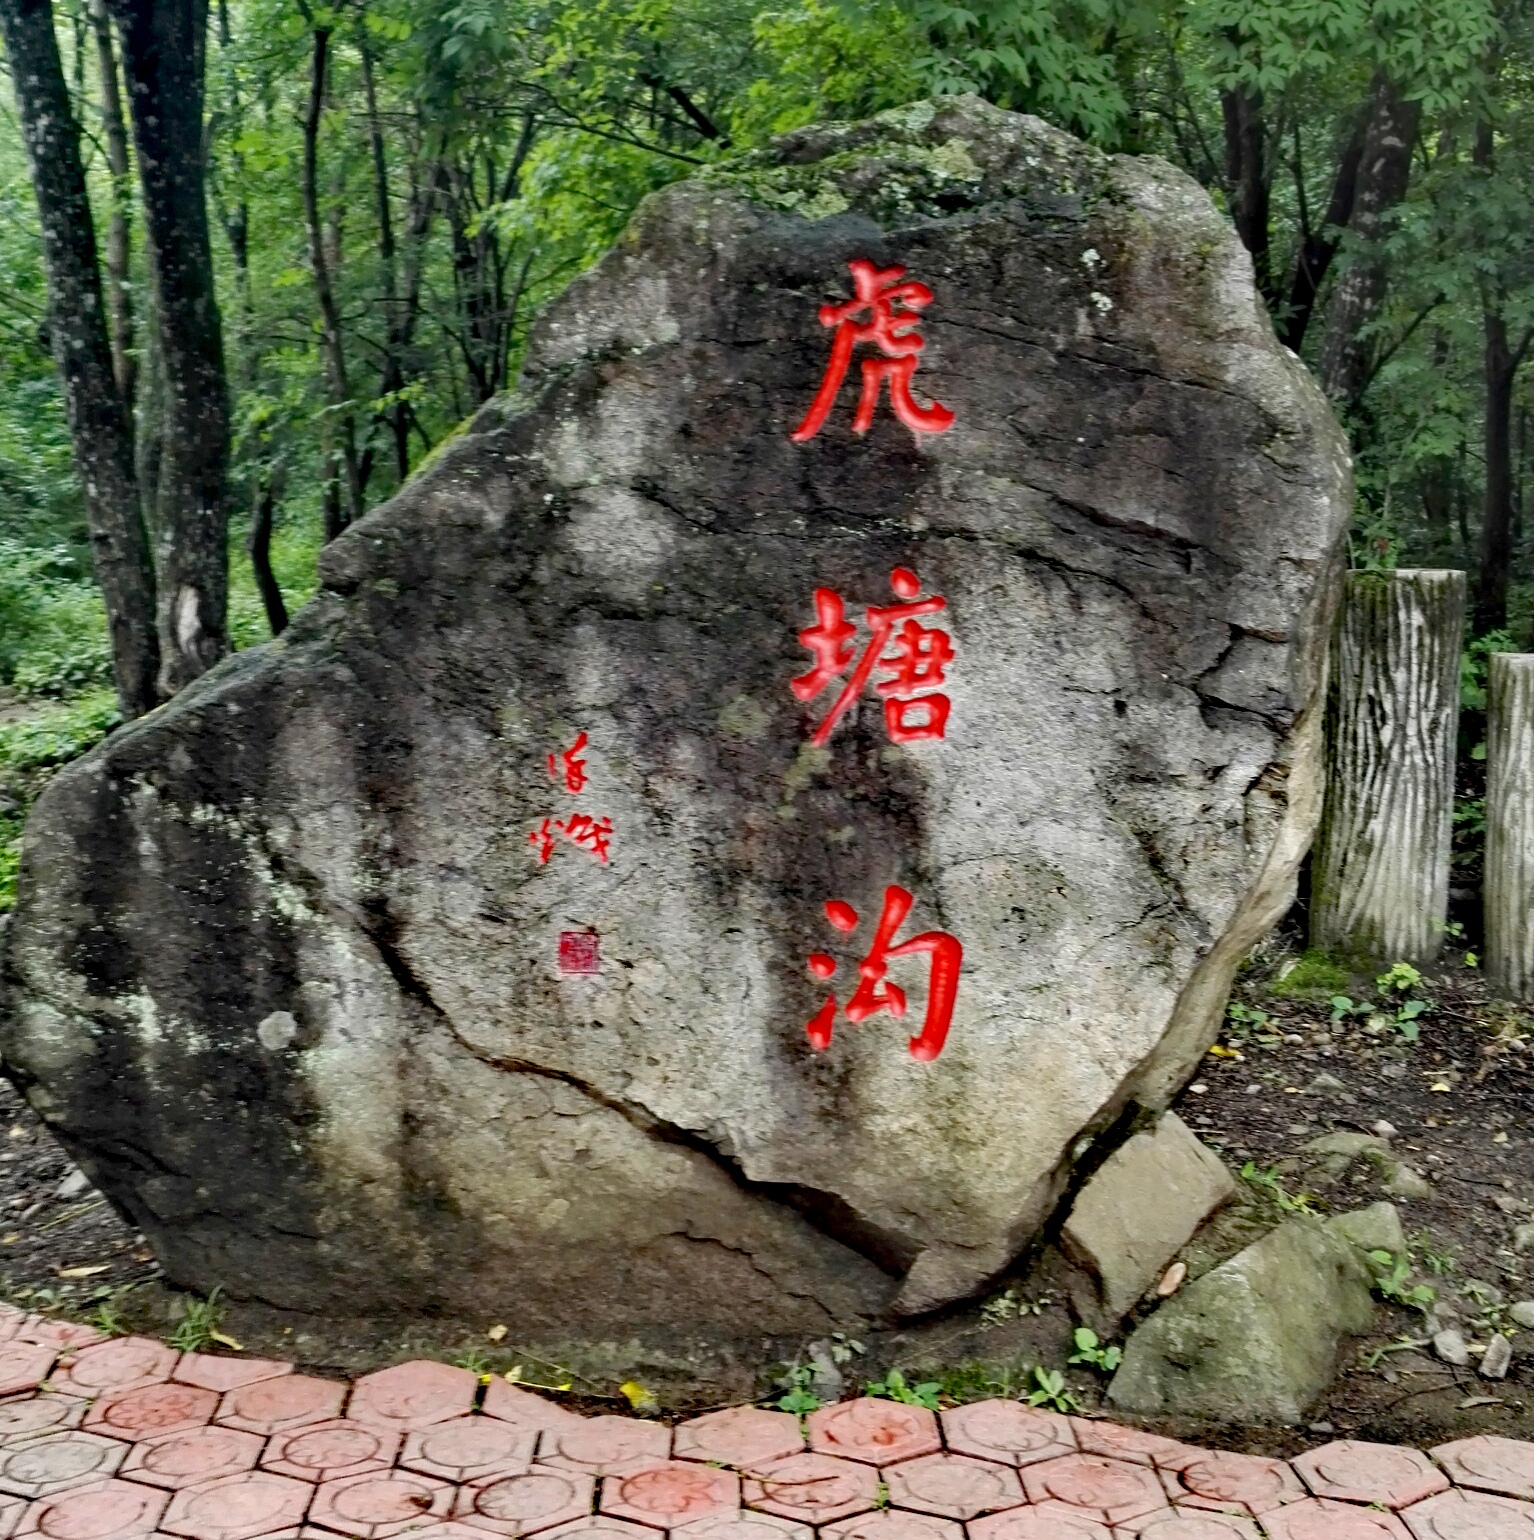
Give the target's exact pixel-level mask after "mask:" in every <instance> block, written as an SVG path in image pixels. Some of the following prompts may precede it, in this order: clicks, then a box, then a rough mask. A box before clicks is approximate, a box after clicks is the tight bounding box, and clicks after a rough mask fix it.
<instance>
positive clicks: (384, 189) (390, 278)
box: [357, 35, 410, 487]
mask: <svg viewBox="0 0 1534 1540" xmlns="http://www.w3.org/2000/svg"><path fill="white" fill-rule="evenodd" d="M357 53H358V56H359V57H360V58H361V60H362V93H363V100H364V102H365V103H366V106H367V115H368V148H369V151H370V154H371V159H372V167H373V211H374V218H375V219H376V221H377V225H378V269H379V280H380V281H379V289H380V293H379V300H380V302H381V303H382V305H383V313H384V348H383V364H382V367H381V368H380V370H379V379H378V394H379V395H380V396H387V397H393V396H395V395H396V394H397V392H398V391H400V390H401V389H403V388H404V384H405V371H404V364H403V360H402V359H401V356H400V355H401V352H402V329H403V323H404V315H403V313H402V311H401V308H400V302H399V289H398V272H397V263H396V260H395V247H394V215H393V210H392V209H391V208H390V204H389V166H388V160H387V158H386V156H385V153H384V133H383V122H382V120H381V119H380V118H379V115H378V87H377V83H376V82H375V80H374V79H373V51H372V49H371V48H370V47H369V46H368V42H367V38H366V36H365V35H359V37H358V40H357ZM380 416H381V418H382V419H383V421H384V422H385V423H387V424H388V426H389V430H390V433H391V435H392V437H393V439H394V461H395V473H396V476H397V478H398V480H399V481H400V482H403V481H404V479H405V477H406V476H408V475H409V474H410V422H409V416H408V408H407V406H406V404H405V403H404V402H403V401H400V400H397V399H396V400H393V401H392V402H391V403H390V405H388V406H386V407H385V408H384V409H383V411H382V412H381V413H380ZM372 455H373V452H372V450H371V449H369V450H368V451H367V453H366V454H365V456H364V462H365V463H364V466H363V470H362V474H361V478H360V479H361V481H362V483H363V486H364V487H366V484H367V481H368V475H369V473H370V472H371V470H372V464H373V459H372Z"/></svg>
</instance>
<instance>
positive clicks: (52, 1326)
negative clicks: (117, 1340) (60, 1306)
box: [15, 1315, 108, 1353]
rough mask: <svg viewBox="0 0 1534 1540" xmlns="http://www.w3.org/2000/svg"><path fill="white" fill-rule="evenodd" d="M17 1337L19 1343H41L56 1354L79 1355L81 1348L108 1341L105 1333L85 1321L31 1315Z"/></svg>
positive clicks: (18, 1330)
mask: <svg viewBox="0 0 1534 1540" xmlns="http://www.w3.org/2000/svg"><path fill="white" fill-rule="evenodd" d="M15 1335H16V1340H17V1341H18V1342H40V1343H41V1344H42V1345H43V1346H44V1347H51V1348H52V1349H53V1351H54V1352H55V1353H78V1352H79V1351H80V1349H81V1348H88V1347H90V1346H91V1345H92V1344H94V1343H97V1342H105V1341H107V1340H108V1338H107V1334H106V1333H105V1332H104V1331H97V1330H96V1328H95V1327H94V1326H87V1325H86V1324H85V1323H84V1322H83V1321H61V1320H59V1319H58V1318H57V1317H54V1316H47V1315H29V1316H28V1317H27V1318H26V1320H25V1321H24V1322H23V1323H22V1325H21V1326H20V1327H19V1328H18V1329H17V1331H16V1334H15Z"/></svg>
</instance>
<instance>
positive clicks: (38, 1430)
mask: <svg viewBox="0 0 1534 1540" xmlns="http://www.w3.org/2000/svg"><path fill="white" fill-rule="evenodd" d="M89 1409H90V1402H89V1401H82V1400H81V1399H80V1398H79V1397H78V1396H55V1395H50V1394H48V1393H47V1392H46V1391H45V1392H43V1393H42V1394H40V1395H30V1396H18V1397H17V1398H16V1399H15V1400H14V1401H6V1402H0V1447H3V1446H5V1445H7V1444H20V1443H24V1442H25V1441H26V1440H27V1439H29V1438H37V1437H39V1436H40V1435H42V1434H44V1433H60V1432H63V1430H64V1429H66V1428H78V1427H79V1426H80V1423H81V1421H82V1420H83V1419H84V1417H85V1414H86V1412H87V1411H88V1410H89Z"/></svg>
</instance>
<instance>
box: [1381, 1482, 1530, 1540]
mask: <svg viewBox="0 0 1534 1540" xmlns="http://www.w3.org/2000/svg"><path fill="white" fill-rule="evenodd" d="M1401 1517H1402V1518H1403V1519H1404V1520H1405V1521H1406V1527H1407V1528H1408V1529H1409V1530H1410V1531H1411V1532H1412V1534H1413V1535H1414V1536H1415V1537H1416V1540H1534V1507H1531V1506H1530V1505H1529V1504H1528V1503H1524V1502H1518V1501H1517V1500H1515V1499H1514V1498H1511V1497H1493V1496H1491V1495H1490V1494H1489V1493H1486V1492H1440V1493H1439V1494H1438V1495H1437V1496H1436V1497H1429V1498H1428V1499H1427V1500H1426V1501H1425V1502H1420V1503H1414V1504H1413V1505H1412V1506H1411V1507H1410V1508H1408V1509H1406V1511H1405V1512H1404V1513H1402V1515H1401Z"/></svg>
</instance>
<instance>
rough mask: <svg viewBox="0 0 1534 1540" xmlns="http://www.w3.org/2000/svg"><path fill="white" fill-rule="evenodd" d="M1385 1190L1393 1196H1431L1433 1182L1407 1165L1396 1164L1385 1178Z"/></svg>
mask: <svg viewBox="0 0 1534 1540" xmlns="http://www.w3.org/2000/svg"><path fill="white" fill-rule="evenodd" d="M1384 1187H1385V1191H1386V1192H1388V1193H1389V1194H1390V1196H1391V1197H1393V1198H1431V1197H1432V1196H1433V1184H1432V1183H1431V1182H1430V1181H1428V1179H1427V1178H1426V1177H1425V1176H1422V1175H1420V1174H1419V1173H1418V1172H1416V1171H1413V1170H1412V1168H1411V1167H1410V1166H1408V1165H1403V1164H1398V1165H1397V1166H1396V1168H1395V1170H1394V1171H1392V1172H1391V1173H1390V1175H1389V1176H1387V1177H1386V1178H1385V1182H1384Z"/></svg>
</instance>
